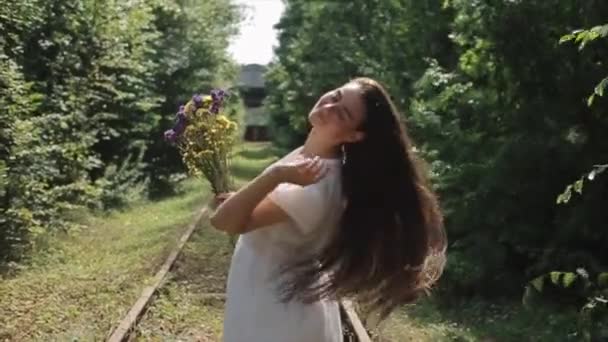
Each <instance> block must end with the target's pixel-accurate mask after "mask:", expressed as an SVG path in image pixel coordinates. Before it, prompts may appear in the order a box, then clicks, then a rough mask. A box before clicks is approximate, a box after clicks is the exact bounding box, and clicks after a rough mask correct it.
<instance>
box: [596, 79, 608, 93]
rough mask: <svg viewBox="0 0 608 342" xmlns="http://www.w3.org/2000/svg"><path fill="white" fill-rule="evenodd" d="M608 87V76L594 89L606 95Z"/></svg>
mask: <svg viewBox="0 0 608 342" xmlns="http://www.w3.org/2000/svg"><path fill="white" fill-rule="evenodd" d="M606 87H608V77H606V78H604V79H603V80H601V81H600V83H598V85H597V86H596V87H595V90H594V92H595V94H597V95H599V96H604V89H606Z"/></svg>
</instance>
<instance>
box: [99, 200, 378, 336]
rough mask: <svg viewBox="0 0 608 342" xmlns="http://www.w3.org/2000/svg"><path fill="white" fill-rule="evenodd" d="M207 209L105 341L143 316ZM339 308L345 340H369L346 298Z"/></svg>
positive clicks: (222, 296) (132, 327)
mask: <svg viewBox="0 0 608 342" xmlns="http://www.w3.org/2000/svg"><path fill="white" fill-rule="evenodd" d="M209 211H210V209H209V207H208V206H206V205H205V206H204V207H203V208H201V210H200V211H199V213H198V214H197V215H196V217H195V219H194V220H193V221H192V222H191V223H190V225H189V226H188V229H186V231H185V232H184V234H182V236H181V237H180V239H179V241H178V243H177V245H176V246H175V248H174V249H173V250H172V251H171V253H170V254H169V256H168V257H167V259H166V260H165V262H164V263H163V264H162V266H161V267H160V269H159V270H158V271H157V272H156V275H155V276H154V278H153V281H152V283H151V285H149V286H147V287H146V288H144V289H143V291H142V293H141V295H140V296H139V298H138V299H137V301H135V303H134V304H133V306H131V308H130V309H129V311H128V312H127V314H126V315H125V316H124V317H123V319H122V320H121V321H120V323H119V324H118V325H116V327H115V328H114V329H113V330H112V333H111V334H110V336H109V337H108V338H107V339H106V341H107V342H124V341H127V340H128V339H129V336H130V334H131V333H132V332H133V331H134V330H135V328H136V327H137V323H138V322H139V320H140V318H141V317H142V315H143V313H144V312H145V311H146V308H147V307H148V306H149V305H150V304H151V303H152V302H153V301H154V295H155V294H156V293H157V292H158V290H159V289H160V288H161V287H162V286H163V284H164V283H165V280H166V278H167V275H168V274H169V272H170V271H171V269H172V267H173V265H174V264H175V261H176V260H177V258H178V257H179V255H180V254H181V252H182V250H183V248H184V246H185V245H186V243H187V242H188V240H189V239H190V237H191V236H192V233H193V232H194V230H195V229H196V227H198V226H200V225H201V222H202V221H203V220H205V219H206V218H207V216H208V213H209ZM207 295H208V296H209V297H210V298H211V297H212V298H214V299H218V300H224V299H225V294H223V293H210V294H207ZM340 312H341V316H342V322H343V333H344V342H371V339H370V337H369V335H368V334H367V331H366V330H365V327H364V326H363V324H362V322H361V320H360V319H359V317H358V315H357V313H356V312H355V309H354V307H353V305H352V303H350V302H349V301H341V302H340Z"/></svg>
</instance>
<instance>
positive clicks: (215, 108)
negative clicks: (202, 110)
mask: <svg viewBox="0 0 608 342" xmlns="http://www.w3.org/2000/svg"><path fill="white" fill-rule="evenodd" d="M209 111H210V112H211V113H213V114H217V113H219V111H220V104H219V103H217V102H214V103H213V104H212V105H211V108H210V109H209Z"/></svg>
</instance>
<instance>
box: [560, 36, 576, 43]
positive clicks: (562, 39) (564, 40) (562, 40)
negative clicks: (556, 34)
mask: <svg viewBox="0 0 608 342" xmlns="http://www.w3.org/2000/svg"><path fill="white" fill-rule="evenodd" d="M574 37H575V35H574V34H572V33H569V34H566V35H563V36H562V37H561V38H560V39H559V43H560V44H563V43H565V42H569V41H571V40H572V39H574Z"/></svg>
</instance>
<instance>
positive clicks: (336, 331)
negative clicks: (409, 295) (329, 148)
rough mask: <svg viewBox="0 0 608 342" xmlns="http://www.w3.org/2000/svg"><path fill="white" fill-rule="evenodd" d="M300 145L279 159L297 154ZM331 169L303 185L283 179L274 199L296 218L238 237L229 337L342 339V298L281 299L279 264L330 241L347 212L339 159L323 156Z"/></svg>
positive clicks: (251, 340) (241, 341) (244, 340)
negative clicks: (335, 299) (279, 295)
mask: <svg viewBox="0 0 608 342" xmlns="http://www.w3.org/2000/svg"><path fill="white" fill-rule="evenodd" d="M300 150H301V148H298V149H296V150H294V151H293V152H292V153H290V154H288V155H287V156H285V157H284V158H283V159H281V160H280V161H278V162H288V161H290V160H293V159H295V158H296V157H297V156H298V154H299V151H300ZM324 161H325V163H326V165H327V166H328V167H329V171H328V173H327V175H326V176H325V177H323V178H322V179H321V180H320V181H319V182H317V183H315V184H312V185H309V186H305V187H301V186H298V185H294V184H288V183H282V184H280V185H279V186H277V187H276V188H275V189H274V190H273V191H272V192H271V193H270V194H269V198H270V199H271V200H272V201H273V202H275V203H276V204H277V205H278V206H279V207H281V208H282V209H283V210H284V211H285V212H286V213H287V214H288V215H289V216H290V218H291V220H290V221H289V222H285V223H279V224H274V225H270V226H268V227H263V228H259V229H256V230H254V231H252V232H249V233H247V234H243V235H241V236H240V237H239V239H238V241H237V244H236V248H235V251H234V254H233V256H232V263H231V265H230V271H229V274H228V284H227V291H226V293H227V296H226V309H225V314H224V333H223V341H224V342H342V330H341V322H340V312H339V307H338V303H337V302H336V301H333V300H322V301H319V302H316V303H312V304H303V303H301V302H297V301H292V302H289V303H281V302H280V301H279V298H278V296H277V293H276V286H277V279H276V277H273V272H274V271H276V267H278V266H280V265H282V263H283V262H285V261H289V260H293V258H294V257H295V256H297V257H301V256H302V255H303V253H312V252H314V250H315V249H318V248H321V247H322V246H324V244H326V243H327V241H328V238H329V235H330V234H331V233H332V232H333V230H334V229H336V227H337V224H338V220H339V218H340V215H341V213H342V211H341V210H342V209H341V208H342V206H341V203H342V191H341V183H340V176H341V174H340V172H341V170H340V167H341V161H340V160H339V159H324Z"/></svg>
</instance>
